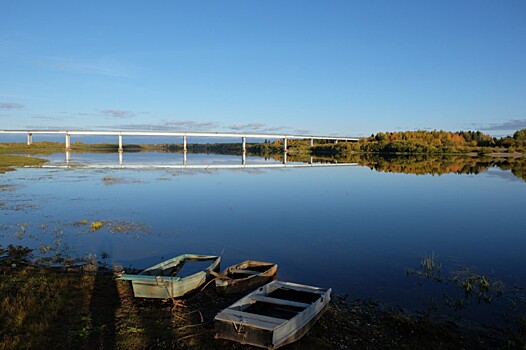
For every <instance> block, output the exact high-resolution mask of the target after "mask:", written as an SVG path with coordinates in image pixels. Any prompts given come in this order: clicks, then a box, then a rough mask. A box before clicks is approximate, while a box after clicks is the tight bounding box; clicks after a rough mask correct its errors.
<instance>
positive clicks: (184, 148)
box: [183, 135, 187, 152]
mask: <svg viewBox="0 0 526 350" xmlns="http://www.w3.org/2000/svg"><path fill="white" fill-rule="evenodd" d="M186 151H187V149H186V135H184V136H183V152H186Z"/></svg>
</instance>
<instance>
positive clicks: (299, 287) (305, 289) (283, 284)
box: [274, 282, 327, 295]
mask: <svg viewBox="0 0 526 350" xmlns="http://www.w3.org/2000/svg"><path fill="white" fill-rule="evenodd" d="M274 286H275V288H274V290H275V289H278V288H282V289H292V290H297V291H299V292H308V293H314V294H319V295H323V294H325V293H326V292H327V289H322V288H316V287H310V286H302V285H297V284H294V283H288V282H276V283H275V284H274Z"/></svg>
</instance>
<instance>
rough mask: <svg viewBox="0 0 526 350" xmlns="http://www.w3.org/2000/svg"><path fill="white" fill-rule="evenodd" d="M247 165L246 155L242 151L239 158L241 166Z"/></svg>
mask: <svg viewBox="0 0 526 350" xmlns="http://www.w3.org/2000/svg"><path fill="white" fill-rule="evenodd" d="M246 164H247V153H246V152H245V151H243V155H242V156H241V165H246Z"/></svg>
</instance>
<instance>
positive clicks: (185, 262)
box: [118, 254, 221, 299]
mask: <svg viewBox="0 0 526 350" xmlns="http://www.w3.org/2000/svg"><path fill="white" fill-rule="evenodd" d="M220 260H221V258H220V257H219V256H215V255H197V254H183V255H179V256H176V257H175V258H172V259H169V260H166V261H163V262H162V263H160V264H157V265H154V266H152V267H150V268H148V269H146V270H144V271H142V272H140V273H139V274H137V275H129V274H123V275H121V276H120V277H118V279H121V280H127V281H131V282H132V287H133V294H134V295H135V297H138V298H158V299H168V298H177V297H182V296H184V295H186V294H189V293H191V292H193V291H195V290H196V289H197V288H199V287H200V286H202V285H203V284H204V283H205V282H206V281H207V280H209V279H211V271H218V270H219V262H220Z"/></svg>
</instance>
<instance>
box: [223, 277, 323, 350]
mask: <svg viewBox="0 0 526 350" xmlns="http://www.w3.org/2000/svg"><path fill="white" fill-rule="evenodd" d="M330 299H331V289H323V288H317V287H310V286H305V285H301V284H295V283H289V282H280V281H272V282H270V283H268V284H266V285H264V286H263V287H260V288H258V289H257V290H255V291H254V292H252V293H250V294H248V295H247V296H245V297H244V298H242V299H240V300H238V301H237V302H235V303H234V304H232V305H231V306H229V307H228V308H226V309H225V310H223V311H221V312H220V313H219V314H217V316H216V317H215V319H214V324H215V331H216V335H215V337H216V339H227V340H233V341H236V342H239V343H241V344H250V345H253V346H257V347H261V348H266V349H277V348H279V347H282V346H284V345H287V344H290V343H292V342H294V341H296V340H298V339H300V338H301V337H302V336H303V335H305V334H306V333H307V332H308V330H309V329H310V328H311V327H312V326H313V325H314V324H315V323H316V321H317V320H318V319H319V318H320V317H321V315H322V314H323V312H324V311H325V310H326V309H327V308H328V306H329V301H330Z"/></svg>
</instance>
